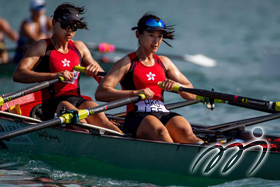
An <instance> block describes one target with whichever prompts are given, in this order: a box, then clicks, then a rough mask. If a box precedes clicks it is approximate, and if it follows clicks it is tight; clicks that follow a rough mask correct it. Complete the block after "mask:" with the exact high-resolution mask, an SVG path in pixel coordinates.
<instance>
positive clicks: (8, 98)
mask: <svg viewBox="0 0 280 187" xmlns="http://www.w3.org/2000/svg"><path fill="white" fill-rule="evenodd" d="M63 80H64V78H63V77H59V78H57V79H54V80H49V81H44V82H41V83H38V84H36V85H33V86H30V87H28V88H25V89H23V90H20V91H17V92H14V93H11V94H8V95H6V96H3V97H0V106H2V105H3V104H4V103H6V102H8V101H11V100H13V99H16V98H19V97H22V96H25V95H27V94H30V93H33V92H36V91H39V90H42V89H44V88H48V87H49V86H50V85H52V84H54V83H57V82H59V81H63Z"/></svg>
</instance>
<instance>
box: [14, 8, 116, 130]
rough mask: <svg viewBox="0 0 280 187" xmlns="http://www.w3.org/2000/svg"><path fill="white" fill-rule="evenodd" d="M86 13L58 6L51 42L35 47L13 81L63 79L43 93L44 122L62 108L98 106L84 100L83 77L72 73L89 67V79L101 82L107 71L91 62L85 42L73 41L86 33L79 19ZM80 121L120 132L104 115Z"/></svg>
mask: <svg viewBox="0 0 280 187" xmlns="http://www.w3.org/2000/svg"><path fill="white" fill-rule="evenodd" d="M84 12H85V10H84V8H83V7H76V6H74V5H71V4H68V3H64V4H61V5H59V6H58V7H57V8H56V10H55V11H54V15H53V20H52V27H53V35H52V36H51V38H48V39H42V40H39V41H37V42H35V43H33V44H32V45H31V46H30V48H29V49H28V51H27V53H26V55H25V56H24V58H23V59H22V60H21V62H20V64H19V65H18V67H17V69H16V70H15V73H14V77H13V79H14V81H16V82H22V83H35V82H42V81H45V80H52V79H56V78H58V77H60V76H62V77H64V79H65V81H64V82H59V83H56V84H54V85H53V86H51V87H49V88H48V89H44V90H42V100H43V103H42V111H43V120H48V119H52V118H53V117H54V113H58V114H59V113H60V111H61V109H63V108H66V109H67V110H71V109H73V110H77V109H86V108H92V107H95V106H97V104H96V103H95V102H94V101H91V100H87V99H85V98H83V97H82V96H81V94H80V87H79V76H80V73H79V72H76V71H74V70H73V69H74V66H79V65H83V66H85V67H86V74H87V76H88V77H91V76H93V77H94V78H95V79H96V80H97V81H100V77H97V76H96V75H97V73H98V72H99V71H102V72H103V71H104V70H103V69H102V68H101V67H100V66H99V64H98V63H97V62H96V61H95V60H94V59H93V58H92V56H91V53H90V51H89V49H88V48H87V47H86V45H85V44H84V43H83V42H81V41H73V40H72V39H73V37H74V36H75V34H76V31H77V30H78V29H87V25H86V23H85V22H84V21H83V19H84V17H80V15H81V14H84ZM32 69H34V71H32ZM81 121H82V122H85V123H90V124H94V125H98V126H102V127H106V128H109V129H113V130H116V131H120V129H119V128H118V127H117V126H115V125H113V124H112V123H110V122H109V120H108V119H107V117H106V116H105V114H104V113H99V114H96V115H91V116H89V117H88V118H86V119H85V120H81Z"/></svg>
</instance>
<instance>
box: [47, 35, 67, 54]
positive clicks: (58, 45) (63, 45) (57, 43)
mask: <svg viewBox="0 0 280 187" xmlns="http://www.w3.org/2000/svg"><path fill="white" fill-rule="evenodd" d="M50 40H51V42H52V44H53V46H54V48H55V49H56V50H58V51H65V50H68V42H65V41H62V40H60V39H59V38H58V37H57V36H56V35H55V34H53V35H52V37H51V38H50Z"/></svg>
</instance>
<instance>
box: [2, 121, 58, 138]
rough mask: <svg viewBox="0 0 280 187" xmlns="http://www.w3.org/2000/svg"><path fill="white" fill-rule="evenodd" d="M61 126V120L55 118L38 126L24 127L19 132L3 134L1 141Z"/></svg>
mask: <svg viewBox="0 0 280 187" xmlns="http://www.w3.org/2000/svg"><path fill="white" fill-rule="evenodd" d="M59 124H61V120H60V118H55V119H51V120H48V121H45V122H42V123H39V124H37V125H29V126H26V127H23V128H21V129H18V130H15V131H12V132H7V133H4V134H1V135H0V141H2V140H7V139H10V138H13V137H16V136H20V135H23V134H27V133H30V132H34V131H38V130H41V129H44V128H47V127H52V126H55V125H59Z"/></svg>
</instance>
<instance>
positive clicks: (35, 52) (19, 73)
mask: <svg viewBox="0 0 280 187" xmlns="http://www.w3.org/2000/svg"><path fill="white" fill-rule="evenodd" d="M46 47H47V43H46V42H45V40H39V41H37V42H35V43H33V44H32V45H31V46H30V47H29V49H28V51H27V53H26V55H25V56H24V57H23V59H22V60H21V61H20V63H19V65H18V66H17V68H16V70H15V72H14V75H13V80H14V81H15V82H21V83H35V82H41V81H45V80H51V79H55V78H57V77H59V76H62V77H64V78H65V81H69V80H71V79H72V78H73V73H72V72H69V71H67V70H65V71H62V72H58V73H41V72H40V73H39V72H35V71H32V69H33V67H34V66H35V65H36V63H37V62H38V60H39V59H40V57H41V56H44V54H45V51H46Z"/></svg>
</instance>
